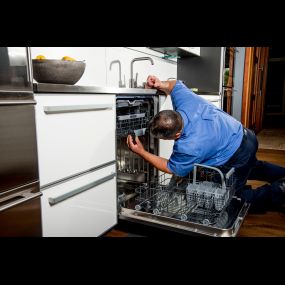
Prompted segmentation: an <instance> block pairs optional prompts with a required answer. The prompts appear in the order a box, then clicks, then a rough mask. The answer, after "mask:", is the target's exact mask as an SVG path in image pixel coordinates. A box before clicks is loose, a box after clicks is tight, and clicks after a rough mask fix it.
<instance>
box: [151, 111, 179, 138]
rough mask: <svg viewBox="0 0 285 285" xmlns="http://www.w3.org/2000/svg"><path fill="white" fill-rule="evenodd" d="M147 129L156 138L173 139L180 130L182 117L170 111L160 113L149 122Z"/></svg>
mask: <svg viewBox="0 0 285 285" xmlns="http://www.w3.org/2000/svg"><path fill="white" fill-rule="evenodd" d="M148 127H149V130H150V133H151V134H152V135H153V136H154V137H156V138H159V139H173V138H174V136H175V135H176V134H177V133H178V132H179V131H181V129H182V117H181V115H180V114H179V113H178V112H175V111H172V110H164V111H160V112H159V113H157V114H156V115H155V116H154V117H153V118H152V119H151V120H150V122H149V124H148Z"/></svg>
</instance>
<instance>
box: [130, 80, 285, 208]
mask: <svg viewBox="0 0 285 285" xmlns="http://www.w3.org/2000/svg"><path fill="white" fill-rule="evenodd" d="M146 88H155V89H157V90H160V91H162V92H164V93H165V94H166V95H170V96H171V100H172V104H173V107H174V111H172V110H165V111H161V112H159V113H158V114H157V115H156V116H154V118H153V119H152V120H151V122H150V123H149V129H150V132H151V134H152V135H153V136H155V137H156V138H159V139H164V140H174V141H175V142H174V146H173V153H172V154H171V156H170V158H169V160H167V159H165V158H162V157H159V156H156V155H154V154H152V153H149V152H147V151H146V150H145V149H144V148H143V145H142V144H141V142H140V140H139V138H138V137H136V138H135V140H136V143H135V144H134V142H133V140H132V137H131V136H128V138H127V144H128V147H129V149H130V150H131V151H133V152H134V153H136V154H138V155H139V156H141V157H142V158H143V159H145V160H146V161H148V162H149V163H151V164H152V165H153V166H154V167H156V168H157V169H159V170H161V171H163V172H166V173H169V174H174V175H176V176H182V177H184V176H186V175H188V174H189V173H190V172H191V171H192V170H193V167H194V163H201V164H205V165H208V166H215V167H218V168H219V169H220V170H221V171H222V172H223V173H227V172H228V171H229V170H230V169H231V168H232V167H234V168H235V179H236V192H235V194H236V195H237V196H240V197H241V198H243V199H245V200H246V201H248V202H250V203H251V208H252V210H256V211H264V210H266V209H276V208H278V207H280V206H281V205H282V204H284V203H285V168H283V167H280V166H277V165H274V164H271V163H268V162H264V161H259V160H257V159H256V151H257V149H258V142H257V139H256V136H255V134H254V133H253V132H252V131H250V130H248V129H245V128H243V126H242V124H241V123H240V122H238V121H237V120H235V119H234V118H233V117H231V116H230V115H228V114H227V113H225V112H223V111H222V110H220V109H219V108H217V107H215V106H214V105H212V104H211V103H209V102H207V101H206V100H204V99H203V98H201V97H199V96H197V95H196V94H195V93H193V92H192V91H191V90H190V89H188V88H187V87H186V86H185V85H184V84H183V83H182V82H180V81H177V80H172V81H164V82H162V81H160V80H159V79H158V78H157V77H155V76H149V77H148V78H147V84H146ZM247 179H253V180H261V181H266V182H269V183H272V184H266V185H263V186H261V187H259V188H257V189H255V190H252V189H251V188H250V187H246V186H245V185H246V182H247Z"/></svg>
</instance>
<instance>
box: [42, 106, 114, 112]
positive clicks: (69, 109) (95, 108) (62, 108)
mask: <svg viewBox="0 0 285 285" xmlns="http://www.w3.org/2000/svg"><path fill="white" fill-rule="evenodd" d="M113 107H114V106H113V105H112V104H98V105H71V106H44V112H45V113H46V114H59V113H71V112H86V111H101V110H108V109H110V110H111V109H113Z"/></svg>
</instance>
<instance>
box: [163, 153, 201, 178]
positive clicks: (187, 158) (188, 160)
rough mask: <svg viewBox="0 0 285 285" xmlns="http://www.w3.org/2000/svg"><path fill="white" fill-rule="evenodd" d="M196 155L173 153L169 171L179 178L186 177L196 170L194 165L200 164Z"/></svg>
mask: <svg viewBox="0 0 285 285" xmlns="http://www.w3.org/2000/svg"><path fill="white" fill-rule="evenodd" d="M199 162H200V161H199V158H198V157H197V156H196V155H189V154H185V153H179V152H176V151H175V152H173V153H172V154H171V156H170V158H169V160H168V163H167V167H168V169H169V170H170V171H171V172H172V173H173V174H175V175H177V176H186V175H188V174H189V173H190V172H191V171H192V170H193V168H194V163H199Z"/></svg>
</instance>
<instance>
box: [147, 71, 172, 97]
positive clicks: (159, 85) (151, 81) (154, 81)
mask: <svg viewBox="0 0 285 285" xmlns="http://www.w3.org/2000/svg"><path fill="white" fill-rule="evenodd" d="M175 84H176V80H171V81H160V80H159V79H158V78H157V77H156V76H154V75H149V76H148V78H147V80H146V85H145V87H146V88H148V89H150V88H155V89H157V90H160V91H162V92H164V93H166V94H167V95H168V94H170V93H171V91H172V89H173V87H174V85H175Z"/></svg>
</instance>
